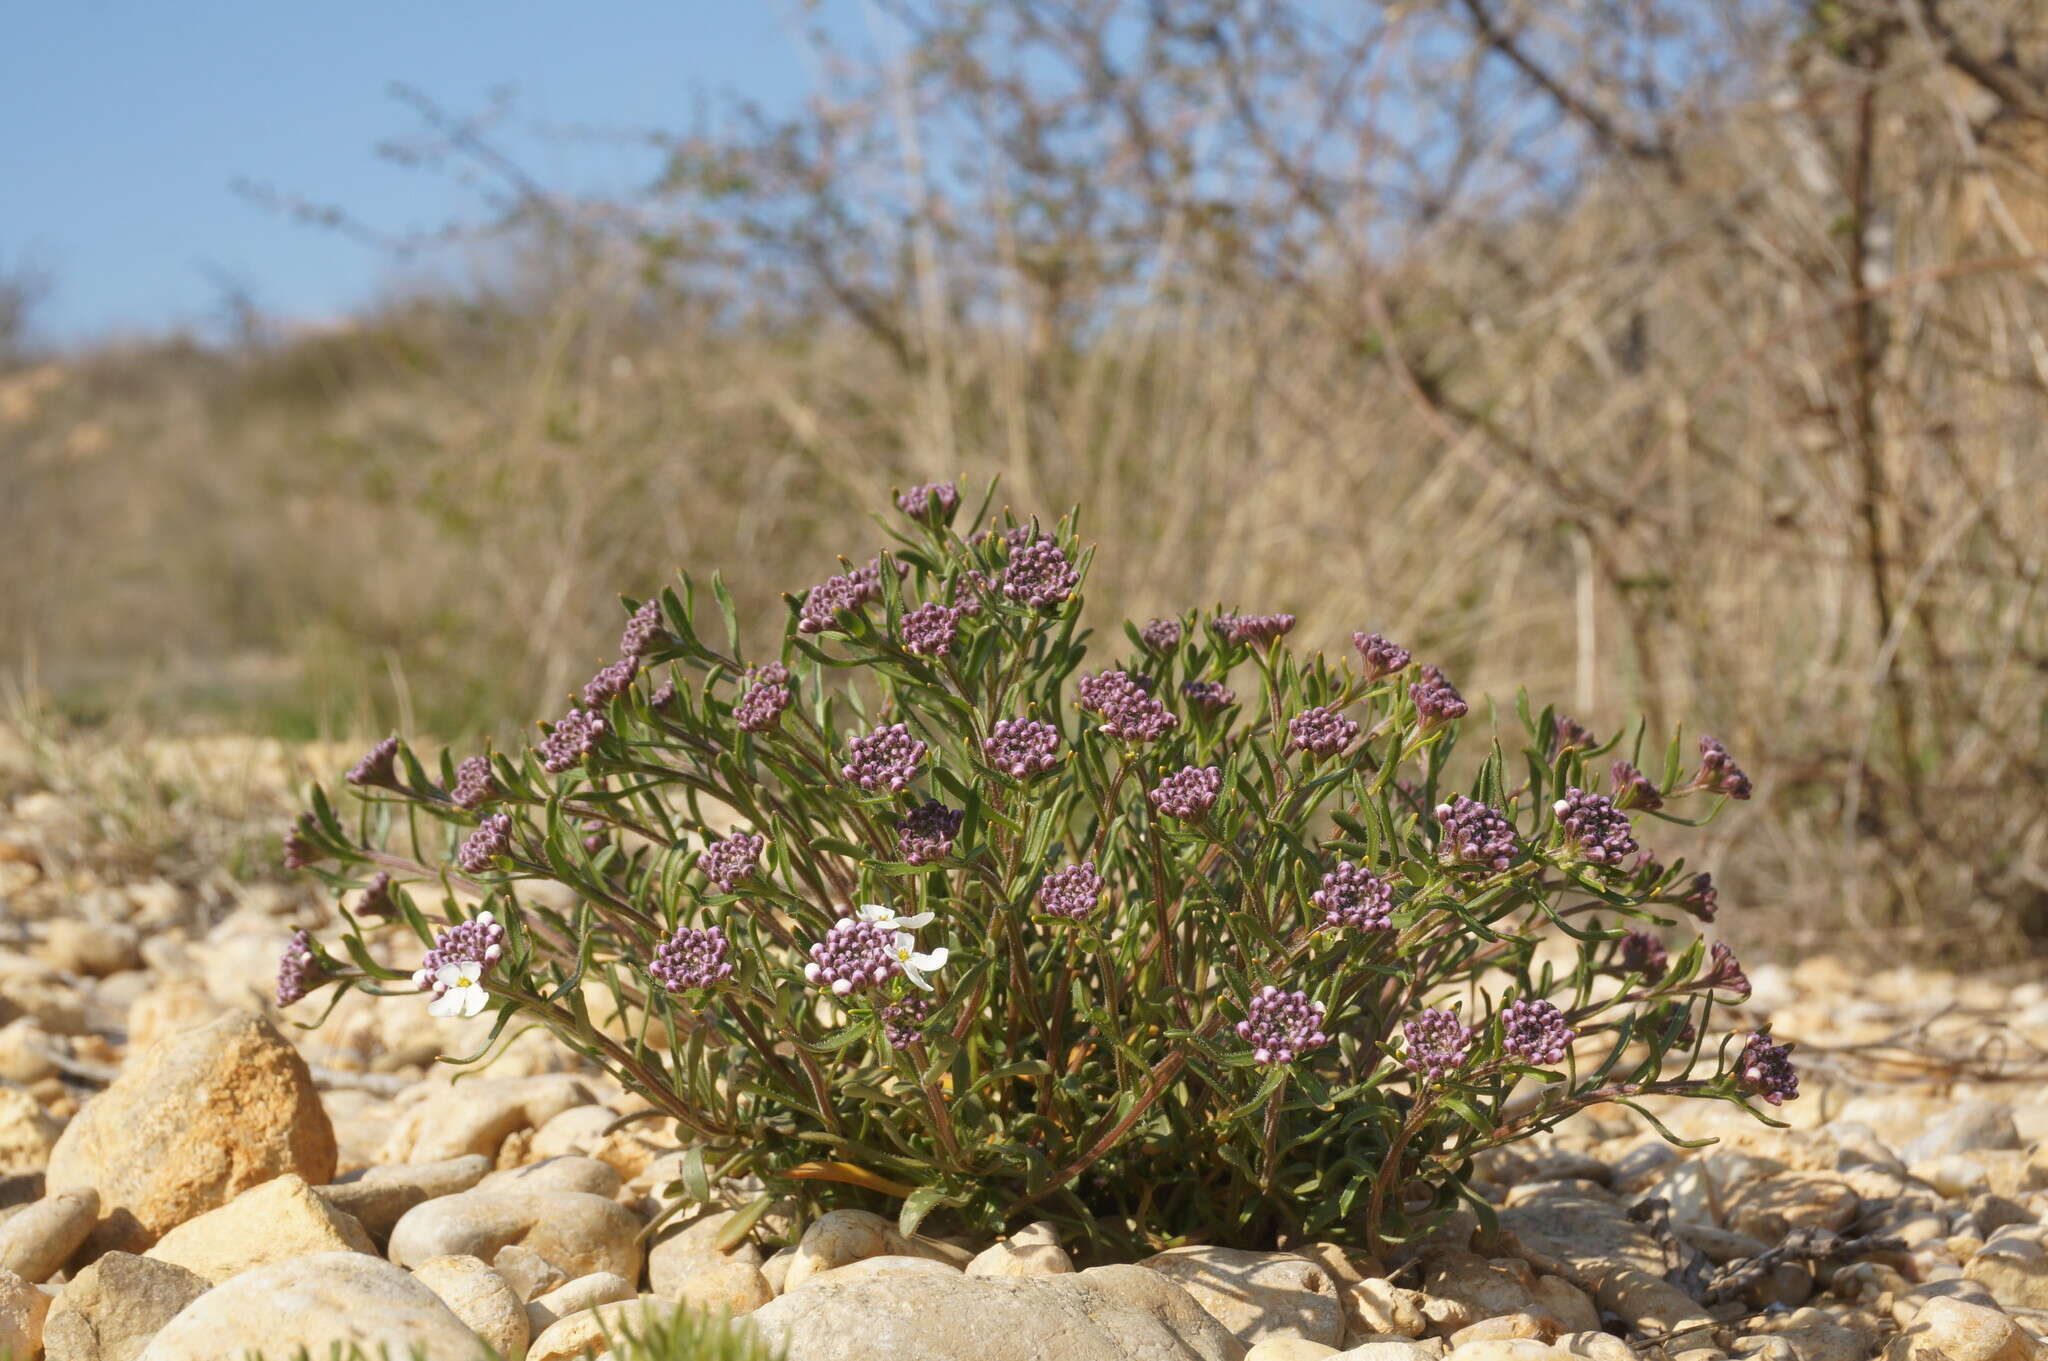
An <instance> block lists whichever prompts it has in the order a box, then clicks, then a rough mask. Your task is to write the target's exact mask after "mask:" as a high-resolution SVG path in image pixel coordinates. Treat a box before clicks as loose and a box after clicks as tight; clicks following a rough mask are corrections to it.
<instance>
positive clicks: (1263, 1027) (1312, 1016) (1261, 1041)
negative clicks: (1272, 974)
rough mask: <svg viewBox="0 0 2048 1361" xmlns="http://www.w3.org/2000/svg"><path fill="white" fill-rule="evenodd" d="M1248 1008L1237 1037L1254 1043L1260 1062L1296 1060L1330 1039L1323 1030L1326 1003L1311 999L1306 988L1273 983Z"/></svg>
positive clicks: (1260, 991) (1270, 1063)
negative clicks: (1284, 988)
mask: <svg viewBox="0 0 2048 1361" xmlns="http://www.w3.org/2000/svg"><path fill="white" fill-rule="evenodd" d="M1244 1012H1245V1015H1244V1019H1243V1020H1242V1021H1239V1022H1238V1023H1237V1037H1238V1038H1239V1039H1240V1040H1243V1041H1244V1042H1245V1043H1246V1044H1248V1045H1250V1046H1251V1050H1252V1058H1253V1060H1254V1061H1256V1062H1258V1063H1263V1064H1266V1065H1268V1066H1273V1067H1277V1066H1279V1065H1281V1064H1287V1063H1292V1062H1294V1061H1295V1060H1296V1059H1298V1058H1300V1057H1301V1056H1302V1055H1303V1054H1306V1053H1308V1052H1309V1051H1310V1050H1312V1049H1320V1048H1322V1047H1323V1046H1324V1045H1326V1044H1328V1043H1329V1042H1330V1037H1329V1036H1328V1035H1327V1034H1325V1033H1324V1032H1323V1004H1322V1003H1321V1002H1311V1001H1310V1000H1309V998H1308V994H1307V993H1305V992H1282V991H1281V990H1280V989H1278V988H1276V987H1274V986H1273V985H1272V984H1270V983H1269V984H1267V985H1266V986H1265V987H1263V988H1260V989H1259V990H1258V991H1257V992H1255V993H1253V994H1252V999H1251V1001H1250V1002H1248V1003H1246V1004H1245V1009H1244Z"/></svg>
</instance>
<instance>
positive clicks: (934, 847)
mask: <svg viewBox="0 0 2048 1361" xmlns="http://www.w3.org/2000/svg"><path fill="white" fill-rule="evenodd" d="M966 816H967V815H966V814H965V813H963V812H961V811H960V810H959V809H957V808H948V807H946V805H945V804H943V803H940V802H938V801H937V800H935V799H927V800H926V801H925V802H923V803H921V804H919V805H918V806H917V807H915V808H913V809H911V810H910V812H909V813H908V814H907V815H906V816H905V817H904V818H903V819H902V821H900V822H898V823H897V824H896V850H897V854H899V855H900V856H902V858H903V859H904V860H906V861H908V862H909V863H910V864H913V865H929V864H930V863H932V861H934V860H943V859H944V858H945V857H947V856H949V855H951V854H952V853H953V839H954V838H955V837H957V836H959V835H960V824H961V822H962V821H963V820H964V819H965V818H966Z"/></svg>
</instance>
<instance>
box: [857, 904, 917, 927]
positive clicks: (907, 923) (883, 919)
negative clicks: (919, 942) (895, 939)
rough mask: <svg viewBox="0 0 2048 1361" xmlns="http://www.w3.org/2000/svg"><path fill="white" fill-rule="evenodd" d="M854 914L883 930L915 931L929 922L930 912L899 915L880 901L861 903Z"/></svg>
mask: <svg viewBox="0 0 2048 1361" xmlns="http://www.w3.org/2000/svg"><path fill="white" fill-rule="evenodd" d="M853 915H854V916H856V917H858V918H860V919H861V920H862V921H864V922H873V923H874V924H875V925H876V926H879V927H881V928H882V929H883V930H884V931H915V930H916V929H917V928H918V927H920V926H928V925H930V924H931V919H932V914H931V913H929V912H920V913H918V914H917V915H916V916H914V917H899V916H897V915H896V909H895V908H893V907H884V906H882V905H881V904H880V903H862V904H861V905H860V906H859V907H858V908H856V909H855V910H854V914H853Z"/></svg>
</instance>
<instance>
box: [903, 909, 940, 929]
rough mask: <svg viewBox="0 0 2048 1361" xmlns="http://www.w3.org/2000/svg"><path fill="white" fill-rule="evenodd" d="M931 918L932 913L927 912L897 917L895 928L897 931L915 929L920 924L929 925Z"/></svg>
mask: <svg viewBox="0 0 2048 1361" xmlns="http://www.w3.org/2000/svg"><path fill="white" fill-rule="evenodd" d="M931 920H932V914H931V913H929V912H920V913H918V914H917V915H916V916H914V917H898V918H897V919H896V929H897V930H899V931H915V930H916V929H917V928H918V927H920V926H929V925H931Z"/></svg>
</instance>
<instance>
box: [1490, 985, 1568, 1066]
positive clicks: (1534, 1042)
mask: <svg viewBox="0 0 2048 1361" xmlns="http://www.w3.org/2000/svg"><path fill="white" fill-rule="evenodd" d="M1500 1028H1501V1048H1502V1049H1503V1050H1504V1051H1505V1052H1507V1053H1509V1054H1511V1055H1513V1056H1514V1057H1516V1058H1518V1059H1520V1060H1521V1061H1522V1062H1524V1063H1531V1064H1535V1065H1536V1066H1537V1067H1539V1068H1540V1067H1548V1066H1549V1065H1551V1064H1556V1063H1563V1062H1564V1056H1565V1055H1566V1054H1567V1053H1568V1052H1570V1050H1571V1047H1572V1041H1573V1040H1575V1039H1577V1038H1578V1035H1577V1034H1576V1032H1574V1031H1573V1030H1572V1028H1571V1027H1570V1026H1568V1025H1566V1024H1565V1020H1564V1013H1563V1012H1561V1011H1559V1010H1558V1009H1557V1008H1556V1007H1554V1006H1552V1005H1551V1004H1550V1003H1548V1002H1546V1001H1543V1000H1542V999H1541V998H1520V999H1517V1000H1516V1001H1513V1002H1510V1003H1508V1004H1507V1007H1506V1008H1505V1009H1504V1010H1503V1011H1502V1012H1501V1014H1500Z"/></svg>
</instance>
